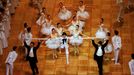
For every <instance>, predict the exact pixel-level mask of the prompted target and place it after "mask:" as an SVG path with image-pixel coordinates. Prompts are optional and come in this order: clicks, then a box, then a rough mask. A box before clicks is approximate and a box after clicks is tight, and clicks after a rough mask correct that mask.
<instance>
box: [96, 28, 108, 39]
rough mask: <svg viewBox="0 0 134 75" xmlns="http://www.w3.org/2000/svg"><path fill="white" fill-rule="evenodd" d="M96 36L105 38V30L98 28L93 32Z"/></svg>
mask: <svg viewBox="0 0 134 75" xmlns="http://www.w3.org/2000/svg"><path fill="white" fill-rule="evenodd" d="M95 36H96V38H98V39H104V38H106V32H105V31H103V30H102V29H99V30H98V31H97V32H96V34H95Z"/></svg>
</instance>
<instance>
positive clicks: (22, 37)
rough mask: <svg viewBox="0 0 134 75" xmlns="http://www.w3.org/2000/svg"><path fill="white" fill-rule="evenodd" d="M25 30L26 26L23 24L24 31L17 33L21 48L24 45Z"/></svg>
mask: <svg viewBox="0 0 134 75" xmlns="http://www.w3.org/2000/svg"><path fill="white" fill-rule="evenodd" d="M27 28H28V25H27V23H26V22H25V23H24V29H23V30H22V31H21V32H20V33H19V37H18V39H19V40H20V41H21V44H22V46H23V45H24V43H23V41H24V38H25V33H27Z"/></svg>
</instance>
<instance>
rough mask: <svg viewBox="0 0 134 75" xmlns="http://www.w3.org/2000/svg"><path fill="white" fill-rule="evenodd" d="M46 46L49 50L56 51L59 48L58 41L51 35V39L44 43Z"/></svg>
mask: <svg viewBox="0 0 134 75" xmlns="http://www.w3.org/2000/svg"><path fill="white" fill-rule="evenodd" d="M46 46H47V47H48V48H50V49H57V48H59V47H60V39H59V38H58V37H57V36H56V37H53V36H52V35H51V38H50V39H48V40H47V41H46Z"/></svg>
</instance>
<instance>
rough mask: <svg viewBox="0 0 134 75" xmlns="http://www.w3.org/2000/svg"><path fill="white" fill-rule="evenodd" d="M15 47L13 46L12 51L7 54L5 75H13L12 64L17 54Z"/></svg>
mask: <svg viewBox="0 0 134 75" xmlns="http://www.w3.org/2000/svg"><path fill="white" fill-rule="evenodd" d="M16 49H17V47H16V46H14V47H13V48H12V51H10V52H9V54H8V56H7V58H6V61H5V63H6V75H13V66H14V65H13V63H14V61H15V60H16V58H17V56H18V54H17V53H16Z"/></svg>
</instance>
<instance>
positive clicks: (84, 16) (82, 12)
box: [77, 1, 89, 21]
mask: <svg viewBox="0 0 134 75" xmlns="http://www.w3.org/2000/svg"><path fill="white" fill-rule="evenodd" d="M79 4H80V5H79V10H78V11H77V17H78V18H79V19H80V20H82V21H85V20H86V19H88V18H89V14H88V12H87V11H85V7H86V5H84V2H83V1H80V2H79Z"/></svg>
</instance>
